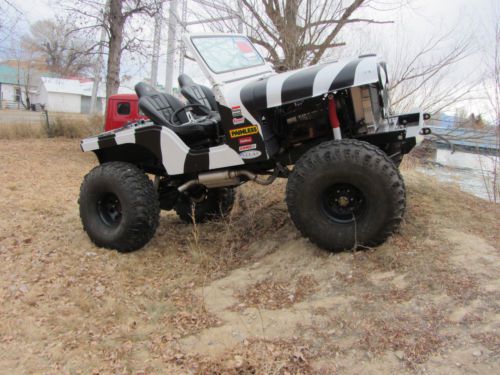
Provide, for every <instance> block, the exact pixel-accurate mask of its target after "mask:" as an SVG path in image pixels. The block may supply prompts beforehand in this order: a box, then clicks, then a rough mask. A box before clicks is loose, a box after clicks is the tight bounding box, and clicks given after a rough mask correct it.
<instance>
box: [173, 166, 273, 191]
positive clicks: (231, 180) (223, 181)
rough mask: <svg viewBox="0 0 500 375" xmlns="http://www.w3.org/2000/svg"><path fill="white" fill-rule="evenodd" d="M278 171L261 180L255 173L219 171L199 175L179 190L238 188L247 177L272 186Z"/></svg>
mask: <svg viewBox="0 0 500 375" xmlns="http://www.w3.org/2000/svg"><path fill="white" fill-rule="evenodd" d="M278 172H279V171H278V169H276V170H275V171H274V173H273V174H272V175H271V176H269V177H268V178H266V179H259V178H258V176H257V175H256V174H255V173H252V172H250V171H247V170H240V171H218V172H208V173H202V174H200V175H198V177H197V178H195V179H193V180H189V181H188V182H186V183H184V184H182V185H181V186H179V187H178V188H177V190H179V191H180V192H181V193H183V192H185V191H186V190H188V189H189V188H190V187H192V186H195V185H203V186H205V187H207V188H208V189H211V188H216V187H224V186H236V185H239V184H240V183H241V179H240V177H246V178H247V179H248V180H249V181H253V182H255V183H257V184H260V185H270V184H272V183H273V182H274V180H275V179H276V177H278Z"/></svg>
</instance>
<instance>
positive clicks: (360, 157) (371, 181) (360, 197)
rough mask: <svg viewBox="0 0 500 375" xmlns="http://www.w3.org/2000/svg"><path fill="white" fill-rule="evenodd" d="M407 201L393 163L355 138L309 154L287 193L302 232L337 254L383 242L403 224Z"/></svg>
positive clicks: (292, 177) (298, 166) (299, 164)
mask: <svg viewBox="0 0 500 375" xmlns="http://www.w3.org/2000/svg"><path fill="white" fill-rule="evenodd" d="M405 198H406V196H405V187H404V182H403V178H402V177H401V175H400V173H399V171H398V169H397V167H396V166H395V165H394V163H393V162H392V161H391V160H390V159H389V158H388V156H387V155H386V154H385V153H384V152H383V151H382V150H380V149H379V148H378V147H375V146H373V145H371V144H369V143H366V142H361V141H356V140H342V141H330V142H325V143H322V144H320V145H319V146H316V147H314V148H312V149H311V150H309V151H308V152H306V153H305V154H304V155H303V156H302V157H301V158H300V159H299V160H298V162H297V163H296V165H295V168H294V170H293V172H292V173H291V174H290V177H289V178H288V184H287V191H286V202H287V205H288V210H289V212H290V216H291V218H292V221H293V222H294V223H295V225H296V226H297V228H298V229H299V231H300V232H301V233H302V234H303V235H304V236H305V237H308V238H309V239H310V240H311V241H312V242H314V243H316V244H317V245H318V246H320V247H322V248H325V249H327V250H332V251H340V250H347V249H352V248H354V247H356V246H358V247H359V246H376V245H379V244H381V243H382V242H384V241H385V240H386V239H387V237H388V236H390V235H391V233H393V232H394V231H395V230H396V229H397V228H398V226H399V224H400V222H401V219H402V217H403V214H404V210H405V201H406V200H405Z"/></svg>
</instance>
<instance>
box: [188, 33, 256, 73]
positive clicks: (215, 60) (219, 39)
mask: <svg viewBox="0 0 500 375" xmlns="http://www.w3.org/2000/svg"><path fill="white" fill-rule="evenodd" d="M191 40H192V41H193V44H194V46H195V48H196V49H197V50H198V52H199V53H200V55H201V57H202V58H203V60H205V63H206V64H207V65H208V67H209V68H210V69H211V70H212V71H213V72H214V73H224V72H229V71H231V70H238V69H245V68H250V67H252V66H257V65H262V64H264V60H263V59H262V57H261V56H260V55H259V53H258V52H257V51H256V49H255V47H254V46H253V45H252V43H250V41H249V40H248V39H247V38H245V37H242V36H207V37H205V36H203V37H193V38H191Z"/></svg>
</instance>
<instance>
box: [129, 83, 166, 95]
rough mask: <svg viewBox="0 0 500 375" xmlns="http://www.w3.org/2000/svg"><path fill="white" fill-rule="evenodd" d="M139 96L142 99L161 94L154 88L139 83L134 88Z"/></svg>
mask: <svg viewBox="0 0 500 375" xmlns="http://www.w3.org/2000/svg"><path fill="white" fill-rule="evenodd" d="M134 89H135V92H136V94H137V96H138V97H139V98H140V97H142V96H151V95H157V94H160V92H159V91H158V90H156V89H155V88H154V87H153V86H151V85H150V84H148V83H146V82H139V83H138V84H137V85H135V87H134Z"/></svg>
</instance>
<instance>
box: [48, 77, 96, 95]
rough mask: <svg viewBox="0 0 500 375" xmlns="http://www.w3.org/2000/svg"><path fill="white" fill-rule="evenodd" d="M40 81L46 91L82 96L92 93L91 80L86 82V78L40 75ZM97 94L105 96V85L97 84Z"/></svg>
mask: <svg viewBox="0 0 500 375" xmlns="http://www.w3.org/2000/svg"><path fill="white" fill-rule="evenodd" d="M41 82H42V84H43V86H44V87H45V89H46V90H47V92H56V93H62V94H74V95H82V96H91V95H92V85H93V82H91V81H90V82H88V80H83V82H82V81H80V80H79V79H65V78H52V77H41ZM97 96H98V97H100V98H104V97H106V93H105V87H104V85H103V84H101V85H99V90H98V93H97Z"/></svg>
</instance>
